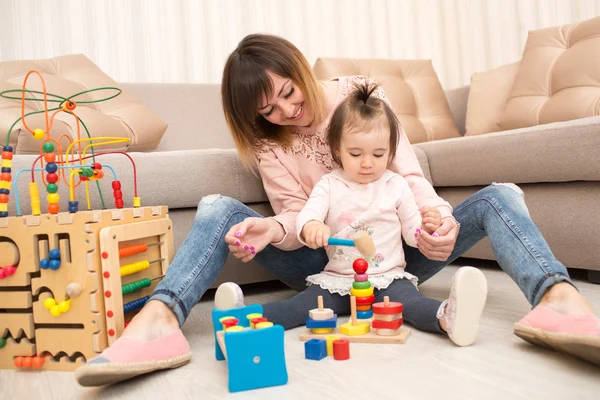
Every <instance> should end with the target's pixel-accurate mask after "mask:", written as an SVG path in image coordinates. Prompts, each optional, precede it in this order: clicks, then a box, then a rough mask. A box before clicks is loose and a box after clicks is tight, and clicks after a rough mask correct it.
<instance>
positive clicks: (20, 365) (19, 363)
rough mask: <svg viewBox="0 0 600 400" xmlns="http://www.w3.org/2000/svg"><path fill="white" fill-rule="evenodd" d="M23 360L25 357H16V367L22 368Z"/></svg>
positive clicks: (14, 361)
mask: <svg viewBox="0 0 600 400" xmlns="http://www.w3.org/2000/svg"><path fill="white" fill-rule="evenodd" d="M23 358H24V357H21V356H17V357H15V359H14V360H13V363H14V364H15V367H17V368H21V367H22V366H23Z"/></svg>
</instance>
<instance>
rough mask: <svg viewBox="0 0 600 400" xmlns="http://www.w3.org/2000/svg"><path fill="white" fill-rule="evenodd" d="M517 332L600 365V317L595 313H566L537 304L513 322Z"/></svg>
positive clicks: (554, 348) (550, 347) (532, 341)
mask: <svg viewBox="0 0 600 400" xmlns="http://www.w3.org/2000/svg"><path fill="white" fill-rule="evenodd" d="M514 332H515V335H517V336H518V337H520V338H521V339H523V340H526V341H528V342H529V343H532V344H535V345H538V346H542V347H546V348H549V349H552V350H557V351H562V352H565V353H568V354H570V355H572V356H574V357H577V358H579V359H582V360H585V361H588V362H590V363H592V364H596V365H598V366H600V320H598V318H597V317H596V316H595V315H593V314H586V315H565V314H561V313H558V312H556V311H553V310H551V309H550V308H548V307H545V306H537V307H536V308H535V309H533V310H532V311H531V312H530V313H529V314H527V315H526V316H525V317H524V318H523V319H522V320H520V321H519V322H517V323H516V324H515V325H514Z"/></svg>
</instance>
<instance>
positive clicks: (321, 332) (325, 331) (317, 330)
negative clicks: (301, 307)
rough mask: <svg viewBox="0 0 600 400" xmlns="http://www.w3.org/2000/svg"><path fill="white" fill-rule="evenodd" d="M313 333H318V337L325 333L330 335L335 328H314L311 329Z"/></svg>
mask: <svg viewBox="0 0 600 400" xmlns="http://www.w3.org/2000/svg"><path fill="white" fill-rule="evenodd" d="M311 330H312V333H316V334H318V335H322V334H324V333H329V332H331V331H332V330H333V328H313V329H311Z"/></svg>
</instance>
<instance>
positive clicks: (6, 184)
mask: <svg viewBox="0 0 600 400" xmlns="http://www.w3.org/2000/svg"><path fill="white" fill-rule="evenodd" d="M0 189H10V182H9V181H0Z"/></svg>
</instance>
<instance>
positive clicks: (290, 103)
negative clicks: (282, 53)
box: [258, 71, 314, 126]
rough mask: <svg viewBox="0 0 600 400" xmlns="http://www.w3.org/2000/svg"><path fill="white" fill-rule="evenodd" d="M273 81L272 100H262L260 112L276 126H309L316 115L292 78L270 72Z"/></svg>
mask: <svg viewBox="0 0 600 400" xmlns="http://www.w3.org/2000/svg"><path fill="white" fill-rule="evenodd" d="M268 74H269V77H270V78H271V80H272V81H273V94H272V95H271V98H269V99H267V98H262V99H261V101H260V106H259V107H261V108H260V109H259V110H258V112H259V113H260V115H262V116H263V118H265V119H266V120H267V121H269V122H270V123H272V124H275V125H293V126H309V125H310V124H311V123H312V121H313V119H314V114H313V113H312V110H311V109H310V106H309V105H308V104H307V103H305V102H304V94H303V93H302V91H300V88H299V87H298V86H297V85H296V83H295V82H294V81H292V80H291V79H290V78H284V77H282V76H279V75H275V74H274V73H272V72H270V71H268Z"/></svg>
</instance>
